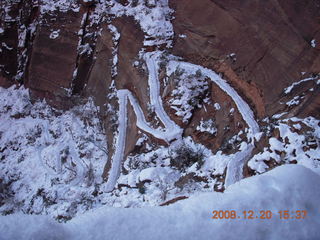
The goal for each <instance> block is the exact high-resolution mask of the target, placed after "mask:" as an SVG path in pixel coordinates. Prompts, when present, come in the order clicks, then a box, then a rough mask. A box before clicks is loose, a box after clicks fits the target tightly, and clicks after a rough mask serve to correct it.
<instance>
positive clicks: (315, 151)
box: [248, 117, 320, 173]
mask: <svg viewBox="0 0 320 240" xmlns="http://www.w3.org/2000/svg"><path fill="white" fill-rule="evenodd" d="M289 120H290V121H293V123H292V124H289V123H288V121H289ZM319 123H320V121H319V120H316V119H314V118H312V117H309V118H305V119H298V118H291V119H283V120H278V121H277V122H275V123H274V127H275V128H276V129H278V130H279V133H280V138H279V139H277V138H275V137H271V138H269V147H268V148H265V149H264V150H263V151H262V152H260V153H258V154H256V155H254V156H253V157H252V158H251V159H250V160H249V162H248V166H249V167H250V168H251V169H253V170H255V171H256V172H258V173H264V172H265V171H266V170H267V169H269V167H268V166H267V165H266V163H265V161H270V160H271V159H274V160H275V161H276V162H277V163H280V162H281V161H282V162H284V163H289V162H290V161H292V160H295V161H297V163H298V164H301V165H303V166H305V167H307V168H310V169H311V170H313V171H315V172H319V173H320V163H319V156H320V154H319V153H320V147H319V141H318V140H317V139H319V133H320V127H319V126H320V125H319ZM302 125H303V126H305V127H306V126H307V127H308V128H310V130H308V131H303V132H297V130H298V131H299V130H303V128H302ZM291 126H292V127H291ZM305 127H304V128H305ZM310 145H313V147H312V148H310V147H309V146H310Z"/></svg>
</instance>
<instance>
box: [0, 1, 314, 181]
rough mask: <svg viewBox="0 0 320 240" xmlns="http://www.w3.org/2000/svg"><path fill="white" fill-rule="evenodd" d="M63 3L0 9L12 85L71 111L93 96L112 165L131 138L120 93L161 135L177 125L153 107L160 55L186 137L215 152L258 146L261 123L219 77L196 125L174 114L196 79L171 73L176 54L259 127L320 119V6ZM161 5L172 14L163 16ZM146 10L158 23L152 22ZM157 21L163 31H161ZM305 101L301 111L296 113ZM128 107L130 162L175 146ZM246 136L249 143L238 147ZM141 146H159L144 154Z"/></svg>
mask: <svg viewBox="0 0 320 240" xmlns="http://www.w3.org/2000/svg"><path fill="white" fill-rule="evenodd" d="M49 2H50V1H49ZM51 2H52V3H53V5H50V4H44V3H39V2H38V1H36V0H34V1H24V0H20V1H18V0H16V1H11V2H3V1H2V2H1V3H0V5H1V23H0V43H1V45H0V47H1V49H0V85H1V86H4V87H8V86H10V85H12V84H24V85H25V86H27V87H28V88H29V90H30V92H31V95H32V96H33V97H34V98H35V99H36V98H45V99H46V100H47V101H48V102H49V103H50V104H51V105H52V106H55V107H57V108H62V109H69V108H70V107H72V106H74V105H76V104H77V103H78V102H79V100H81V99H85V98H88V97H93V98H94V100H95V103H96V105H97V106H99V109H100V118H101V123H102V125H103V126H104V128H105V131H106V138H107V143H108V152H109V158H110V159H111V158H112V156H113V155H114V154H115V148H116V146H115V139H116V138H117V134H118V132H119V130H118V129H117V127H118V124H119V121H118V120H119V117H120V115H119V114H118V110H119V99H118V98H117V91H116V90H120V89H127V90H129V91H130V92H131V94H132V96H133V97H134V99H136V102H137V105H139V107H140V108H141V110H142V112H143V115H144V118H145V120H146V121H147V122H148V123H150V125H151V126H152V127H153V128H156V127H164V125H165V123H164V122H161V121H160V120H161V119H160V117H159V116H157V114H156V110H155V109H154V106H152V104H150V101H151V100H150V99H151V97H152V96H151V93H150V88H151V86H150V83H149V82H148V74H150V69H148V68H147V65H146V61H145V60H146V59H145V58H143V57H141V56H142V55H143V54H145V53H147V52H156V50H159V51H163V52H162V54H163V56H161V57H159V59H158V60H159V62H160V64H159V66H160V67H159V68H160V69H159V71H158V72H159V81H160V87H159V88H160V90H159V91H160V94H161V96H162V98H161V101H162V103H163V107H164V109H165V111H166V113H167V114H168V116H169V117H170V119H173V121H174V122H175V123H176V124H177V125H179V126H180V127H181V128H182V131H183V137H188V136H191V137H192V138H193V140H194V141H195V142H197V143H201V144H202V145H204V146H205V147H206V148H208V149H210V150H211V151H212V152H213V153H217V152H219V151H222V152H223V153H226V154H232V153H235V152H237V150H238V149H239V146H238V147H236V146H237V144H238V143H239V142H241V141H246V140H248V139H247V137H246V136H245V134H244V132H245V131H246V129H247V128H250V126H248V123H247V122H246V121H244V116H243V115H242V114H241V112H240V111H239V109H238V106H237V104H236V103H235V101H234V100H233V99H232V97H231V96H230V95H228V94H227V93H226V91H224V90H222V89H221V88H220V87H219V86H218V85H217V84H215V83H213V82H210V81H209V80H208V77H207V76H203V79H202V81H203V82H208V86H206V88H204V89H205V90H204V91H203V92H202V93H201V94H200V95H197V96H196V97H194V98H196V100H197V102H194V99H189V100H188V102H187V104H190V108H192V109H191V110H190V112H191V116H190V117H189V118H188V119H187V120H186V121H184V118H183V117H182V116H181V115H179V114H177V112H178V111H177V107H173V105H174V104H173V103H174V101H175V99H174V97H173V96H174V92H175V89H177V87H178V86H179V84H178V82H179V81H183V80H184V79H179V76H184V75H183V74H184V73H180V75H179V74H178V73H177V72H174V74H171V75H167V73H166V71H165V69H166V67H168V65H166V64H167V63H168V59H170V56H171V54H172V55H175V56H177V57H180V58H181V59H183V61H185V62H188V63H192V64H196V65H200V66H203V67H205V68H207V69H211V70H213V71H215V72H217V73H218V74H220V76H221V77H222V78H223V79H224V80H226V82H227V83H228V84H229V85H230V86H231V87H232V88H233V89H234V90H235V91H236V92H237V93H238V94H239V96H240V97H241V98H242V99H244V101H245V102H246V103H247V104H248V105H249V106H250V108H251V109H252V111H253V113H254V117H255V118H256V119H257V120H258V121H259V120H262V119H263V118H265V117H272V115H274V114H275V113H279V112H286V113H287V116H291V117H292V116H299V117H307V116H310V115H312V116H315V117H320V94H319V91H320V89H319V84H318V83H316V81H317V80H318V75H317V74H319V72H320V26H319V17H320V1H319V0H316V1H315V0H303V1H293V2H290V1H285V0H272V1H263V0H255V1H249V0H246V1H237V0H232V1H224V0H201V1H192V0H185V1H169V7H170V8H171V9H172V10H174V11H171V10H167V8H166V7H167V6H165V3H166V1H157V2H156V1H106V2H105V3H104V1H69V2H68V3H65V2H63V1H58V0H52V1H51ZM102 2H103V3H102ZM159 6H160V7H159ZM158 8H159V9H160V10H159V11H160V12H161V11H162V10H163V9H166V11H167V12H165V13H163V14H162V15H161V14H160V13H159V12H158V14H153V11H155V13H157V12H156V11H157V9H158ZM119 9H120V10H119ZM168 9H169V8H168ZM117 10H118V11H117ZM143 11H145V12H143ZM163 11H165V10H163ZM139 13H143V14H142V15H145V16H149V15H148V14H151V15H150V16H152V17H150V18H147V17H146V18H145V19H144V18H143V17H142V15H141V14H140V15H139ZM152 14H153V15H152ZM158 18H159V19H160V20H162V21H163V22H161V21H160V20H159V19H158ZM162 18H163V19H162ZM170 20H171V23H172V26H173V31H174V34H173V32H172V33H171V30H170V26H171V25H170V24H171V23H170ZM157 21H159V24H158V25H157V26H155V27H154V26H153V25H152V24H151V23H153V22H154V23H155V24H157ZM168 22H169V23H170V24H169V23H168ZM160 23H161V24H162V25H161V24H160ZM148 24H151V27H150V26H149V25H148ZM169 25H170V26H169ZM157 27H158V28H159V29H160V30H161V29H162V28H164V29H165V31H163V32H161V31H160V30H158V28H157ZM153 28H154V29H153ZM159 32H160V33H159ZM161 34H162V35H161ZM168 56H169V57H168ZM302 73H303V76H302ZM194 75H195V76H197V73H196V74H194ZM200 76H202V75H201V73H199V76H198V77H199V78H200ZM193 77H194V76H193ZM308 77H309V78H311V79H312V81H305V82H303V83H301V84H302V85H299V86H300V87H299V88H297V87H293V90H292V91H290V92H289V93H288V94H285V93H284V88H286V87H288V86H290V85H291V84H293V83H294V82H297V81H298V80H301V79H303V78H308ZM313 80H314V81H313ZM297 86H298V85H297ZM195 88H197V87H195ZM195 88H193V89H192V90H195ZM311 88H312V91H311V90H310V89H311ZM296 96H298V98H299V99H295V100H294V101H298V100H299V104H290V103H291V102H292V99H294V98H295V97H296ZM290 101H291V102H290ZM285 102H287V103H288V104H283V103H285ZM128 106H129V107H128V108H127V122H128V125H127V131H126V136H125V150H124V157H123V158H124V159H126V157H128V156H133V155H135V154H141V153H146V152H148V151H150V149H154V148H155V147H159V146H162V145H163V146H169V145H170V144H171V142H170V141H165V140H164V139H160V138H158V137H155V136H154V135H153V134H150V132H148V131H145V130H143V129H142V128H141V127H139V126H137V122H138V120H139V119H137V118H138V117H137V113H136V111H135V109H134V108H133V107H132V106H131V105H130V104H128ZM180 107H182V106H180ZM159 119H160V120H159ZM210 119H215V120H214V121H213V122H212V121H209V120H210ZM206 124H207V125H206ZM208 124H209V125H210V129H209V128H208ZM199 126H200V127H199ZM203 129H204V130H203ZM239 132H240V134H238V133H239ZM237 134H238V135H239V139H237V140H234V136H236V135H237ZM140 138H146V139H147V140H146V141H145V142H144V143H143V144H141V145H139V144H138V145H137V141H138V139H140ZM232 139H233V140H232ZM231 140H232V141H231ZM230 141H231V142H232V143H230ZM256 144H258V143H256ZM266 144H267V141H265V144H264V145H266ZM264 145H263V146H264ZM150 146H151V147H150ZM263 146H262V147H261V149H263ZM124 159H123V160H124ZM123 160H122V161H123ZM113 164H114V162H113V161H111V160H109V161H108V162H107V163H106V165H105V171H104V174H103V176H104V178H105V179H106V180H108V177H109V172H110V169H112V167H113ZM122 170H123V171H124V172H125V171H126V170H125V169H122ZM249 172H250V171H249ZM220 175H221V176H222V175H225V173H220ZM247 175H250V173H247Z"/></svg>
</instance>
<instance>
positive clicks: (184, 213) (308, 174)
mask: <svg viewBox="0 0 320 240" xmlns="http://www.w3.org/2000/svg"><path fill="white" fill-rule="evenodd" d="M319 181H320V176H319V175H317V174H315V173H313V172H312V171H310V170H309V169H306V168H304V167H303V166H297V165H286V166H281V167H279V168H276V169H274V170H272V171H270V172H268V173H266V174H263V175H261V176H255V177H252V178H248V179H244V180H242V181H240V182H238V183H236V184H234V185H232V186H230V187H229V189H227V190H226V191H225V192H224V193H214V192H212V193H203V194H199V195H197V196H193V197H191V198H189V199H186V200H182V201H179V202H177V203H175V204H173V205H169V206H164V207H147V208H110V207H101V208H98V209H95V210H93V211H89V212H87V213H85V214H81V215H79V216H77V217H75V218H74V219H72V220H71V221H69V222H67V223H64V224H58V223H57V222H54V221H53V220H51V219H50V218H48V217H46V216H35V215H23V214H14V215H9V216H1V217H0V235H1V239H3V240H9V239H10V240H11V239H21V238H24V239H61V240H63V239H80V238H81V239H88V240H94V239H104V238H106V236H107V238H108V239H141V240H143V239H208V237H209V238H210V236H214V238H215V239H230V240H232V239H239V236H245V239H248V240H251V239H252V240H254V239H292V240H300V239H317V238H318V237H319V235H320V229H319V224H320V218H319V216H318V214H319V211H320V207H319V204H318V200H319V199H320V188H319V187H318V186H317V184H315V183H317V182H319ZM214 210H223V211H225V210H235V211H236V212H237V215H242V212H243V211H249V210H253V211H255V212H259V211H261V210H270V211H272V213H273V216H272V218H271V219H265V220H262V219H232V220H230V219H228V220H224V219H211V217H212V211H214ZM284 210H289V211H290V212H292V211H296V210H306V211H307V217H306V218H305V219H301V220H295V219H287V220H283V219H279V214H278V211H284Z"/></svg>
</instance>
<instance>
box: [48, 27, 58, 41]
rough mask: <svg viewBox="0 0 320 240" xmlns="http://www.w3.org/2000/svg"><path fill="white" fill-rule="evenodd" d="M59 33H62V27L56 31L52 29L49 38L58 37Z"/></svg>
mask: <svg viewBox="0 0 320 240" xmlns="http://www.w3.org/2000/svg"><path fill="white" fill-rule="evenodd" d="M59 34H60V29H58V30H55V31H52V32H51V33H50V36H49V38H51V39H56V38H57V37H59Z"/></svg>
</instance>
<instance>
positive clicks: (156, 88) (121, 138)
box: [105, 53, 183, 192]
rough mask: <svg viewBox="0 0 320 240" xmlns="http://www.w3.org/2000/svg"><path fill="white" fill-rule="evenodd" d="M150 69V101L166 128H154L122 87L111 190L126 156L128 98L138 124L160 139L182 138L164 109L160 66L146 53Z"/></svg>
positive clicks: (109, 188)
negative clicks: (159, 75)
mask: <svg viewBox="0 0 320 240" xmlns="http://www.w3.org/2000/svg"><path fill="white" fill-rule="evenodd" d="M145 60H146V62H147V66H148V70H149V78H148V83H149V88H150V102H151V104H152V105H153V106H154V107H155V112H156V114H157V116H158V117H159V119H160V120H161V122H162V123H163V124H164V126H165V129H161V128H158V129H154V128H152V127H151V126H150V125H149V124H148V122H147V121H146V119H145V116H144V114H143V111H142V109H141V107H140V105H139V103H138V101H137V99H136V98H135V97H134V96H133V94H132V93H131V92H130V91H129V90H127V89H121V90H118V91H117V96H118V99H119V112H118V121H119V126H118V136H117V140H116V150H115V153H114V155H113V157H112V164H111V169H110V171H109V177H108V181H107V184H106V188H105V190H106V191H107V192H110V191H112V190H113V189H114V187H115V185H116V182H117V180H118V178H119V175H120V169H121V162H122V160H123V158H124V151H125V141H126V132H127V130H126V128H127V103H128V99H129V101H130V104H131V106H132V107H133V110H134V113H135V115H136V117H137V126H138V127H139V128H140V129H141V130H143V131H145V132H147V133H150V134H151V135H153V136H154V137H156V138H158V139H162V140H164V141H166V142H168V143H169V142H170V141H173V140H179V139H181V138H182V132H183V130H182V129H181V128H180V127H179V126H178V125H177V124H175V123H174V122H173V121H172V120H171V119H170V118H169V116H168V115H167V113H166V112H165V111H164V108H163V105H162V100H161V97H160V83H159V79H158V68H157V63H156V60H155V58H154V56H153V54H152V53H147V54H146V55H145Z"/></svg>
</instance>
